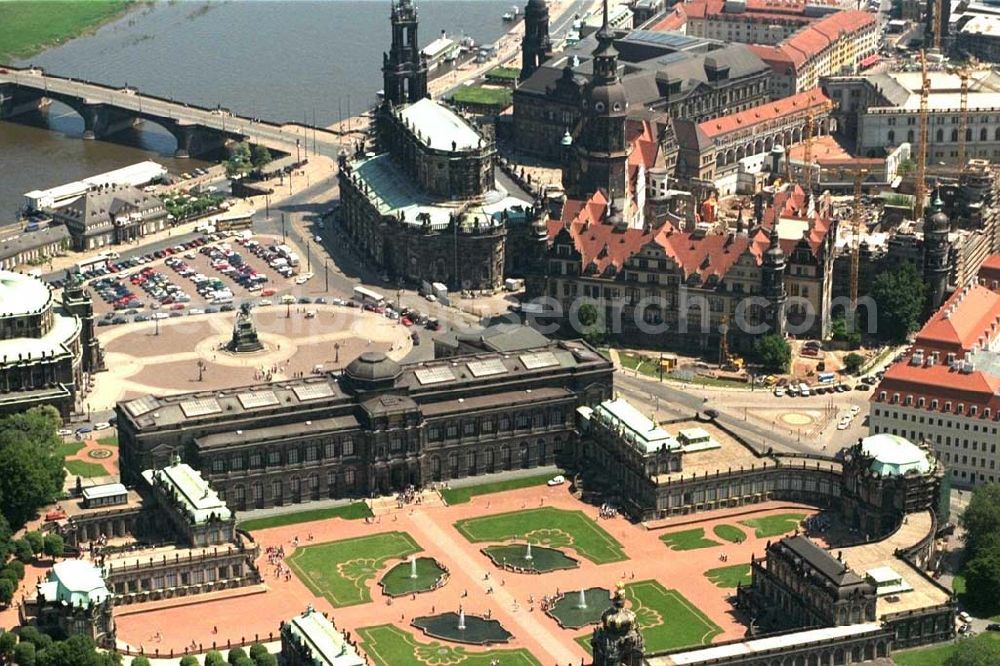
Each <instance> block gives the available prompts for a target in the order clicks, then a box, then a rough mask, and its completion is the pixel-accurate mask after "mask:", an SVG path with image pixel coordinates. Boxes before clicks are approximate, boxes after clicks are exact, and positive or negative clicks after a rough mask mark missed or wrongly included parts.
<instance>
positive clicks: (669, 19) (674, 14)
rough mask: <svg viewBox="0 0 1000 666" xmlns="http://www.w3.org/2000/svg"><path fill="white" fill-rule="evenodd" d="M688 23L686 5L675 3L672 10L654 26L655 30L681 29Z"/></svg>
mask: <svg viewBox="0 0 1000 666" xmlns="http://www.w3.org/2000/svg"><path fill="white" fill-rule="evenodd" d="M685 23H687V12H686V11H685V5H683V4H681V5H674V6H673V8H672V9H671V10H670V12H669V13H668V14H667V15H666V17H664V18H663V19H662V20H661V21H660V22H659V23H657V24H656V25H654V26H653V32H668V31H671V30H680V29H681V28H683V27H684V24H685Z"/></svg>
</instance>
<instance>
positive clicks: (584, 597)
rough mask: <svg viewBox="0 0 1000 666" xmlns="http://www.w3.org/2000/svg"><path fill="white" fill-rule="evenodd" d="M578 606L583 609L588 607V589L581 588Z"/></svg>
mask: <svg viewBox="0 0 1000 666" xmlns="http://www.w3.org/2000/svg"><path fill="white" fill-rule="evenodd" d="M576 607H577V608H579V609H580V610H583V609H585V608H586V607H587V591H586V590H580V599H579V601H577V602H576Z"/></svg>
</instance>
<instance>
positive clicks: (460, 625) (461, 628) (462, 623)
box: [458, 606, 465, 631]
mask: <svg viewBox="0 0 1000 666" xmlns="http://www.w3.org/2000/svg"><path fill="white" fill-rule="evenodd" d="M458 630H459V631H465V610H464V609H463V608H462V607H461V606H459V607H458Z"/></svg>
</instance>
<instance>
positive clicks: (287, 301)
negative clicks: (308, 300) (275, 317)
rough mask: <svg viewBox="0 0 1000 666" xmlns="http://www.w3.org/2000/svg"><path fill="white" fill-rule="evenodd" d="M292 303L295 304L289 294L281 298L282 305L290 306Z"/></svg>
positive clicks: (293, 298)
mask: <svg viewBox="0 0 1000 666" xmlns="http://www.w3.org/2000/svg"><path fill="white" fill-rule="evenodd" d="M294 303H295V297H294V296H292V295H291V294H285V295H284V296H282V297H281V304H282V305H292V304H294Z"/></svg>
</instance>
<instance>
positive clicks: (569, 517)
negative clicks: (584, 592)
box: [455, 507, 628, 564]
mask: <svg viewBox="0 0 1000 666" xmlns="http://www.w3.org/2000/svg"><path fill="white" fill-rule="evenodd" d="M455 529H457V530H458V531H459V532H460V533H461V534H462V536H464V537H465V538H466V539H468V540H469V541H471V542H473V543H477V542H481V541H509V540H511V539H517V540H522V541H523V540H525V539H527V540H528V541H530V542H531V543H532V544H538V545H540V546H548V547H550V548H564V547H571V548H573V549H574V550H576V552H577V553H579V554H580V556H581V557H586V558H587V559H588V560H590V561H591V562H593V563H595V564H607V563H608V562H620V561H622V560H626V559H628V558H627V557H626V556H625V552H624V551H623V550H622V546H621V544H620V543H618V542H617V541H615V539H614V538H613V537H612V536H611V535H610V534H608V533H607V532H605V531H604V530H603V529H601V528H600V527H599V526H598V525H597V524H596V523H595V522H594V521H593V520H591V519H590V518H588V517H587V516H586V515H585V514H584V513H583V512H582V511H565V510H563V509H554V508H552V507H543V508H539V509H529V510H527V511H511V512H510V513H500V514H496V515H493V516H480V517H478V518H466V519H464V520H460V521H458V522H457V523H455Z"/></svg>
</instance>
